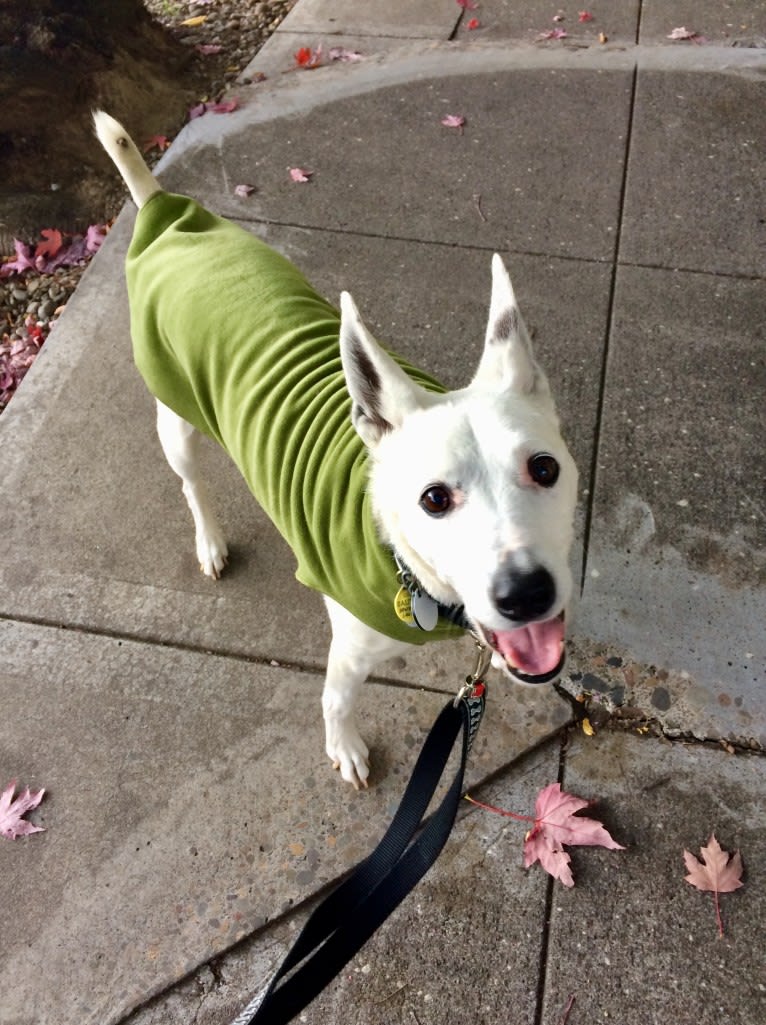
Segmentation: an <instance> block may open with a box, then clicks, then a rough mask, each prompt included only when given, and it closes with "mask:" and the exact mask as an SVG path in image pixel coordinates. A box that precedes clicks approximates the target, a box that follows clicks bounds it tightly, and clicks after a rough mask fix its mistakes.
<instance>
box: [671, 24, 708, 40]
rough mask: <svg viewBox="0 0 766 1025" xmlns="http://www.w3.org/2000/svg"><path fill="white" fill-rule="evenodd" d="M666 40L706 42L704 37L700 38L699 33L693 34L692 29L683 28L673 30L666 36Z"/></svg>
mask: <svg viewBox="0 0 766 1025" xmlns="http://www.w3.org/2000/svg"><path fill="white" fill-rule="evenodd" d="M668 39H681V40H687V41H688V42H690V43H704V42H706V39H705V37H704V36H701V35H700V34H699V32H695V31H694V30H693V29H688V28H684V27H683V26H681V28H674V29H673V31H672V32H671V33H670V34H669V35H668Z"/></svg>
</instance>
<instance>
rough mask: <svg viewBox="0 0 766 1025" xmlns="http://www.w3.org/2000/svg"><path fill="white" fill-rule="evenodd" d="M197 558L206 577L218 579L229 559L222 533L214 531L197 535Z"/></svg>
mask: <svg viewBox="0 0 766 1025" xmlns="http://www.w3.org/2000/svg"><path fill="white" fill-rule="evenodd" d="M197 559H198V561H199V568H200V569H201V570H202V572H203V573H204V574H205V576H206V577H212V579H213V580H218V578H219V577H220V575H221V573H222V572H223V570H224V567H225V566H226V564H227V562H228V559H229V549H228V548H227V547H226V542H225V541H224V539H223V535H222V534H220V533H218V531H216V532H215V533H209V534H205V535H198V536H197Z"/></svg>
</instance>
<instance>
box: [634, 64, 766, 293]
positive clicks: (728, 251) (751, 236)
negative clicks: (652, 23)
mask: <svg viewBox="0 0 766 1025" xmlns="http://www.w3.org/2000/svg"><path fill="white" fill-rule="evenodd" d="M730 52H733V51H730ZM764 66H766V63H765V62H764V61H763V60H762V61H761V70H760V72H758V70H757V68H753V67H746V68H742V69H741V70H738V69H737V68H736V67H735V66H734V65H732V66H730V67H729V68H728V69H727V68H723V69H722V70H723V73H722V74H718V75H708V74H705V75H700V74H697V73H695V72H694V71H689V72H688V73H681V72H680V71H678V70H676V71H673V72H672V73H654V72H653V71H649V70H639V74H638V83H637V91H636V109H635V118H634V124H633V131H632V136H631V159H630V161H629V164H628V175H627V187H626V195H625V213H624V222H623V229H622V232H623V234H622V241H621V245H620V260H621V261H623V262H627V263H642V264H648V265H650V266H661V267H669V268H673V269H675V268H684V269H687V270H706V271H710V272H711V273H717V274H743V275H759V276H761V277H763V276H766V224H765V223H764V219H763V209H764V205H766V184H765V183H764V175H763V166H762V159H761V147H760V140H762V139H763V138H764V135H766V104H764V102H763V96H764V86H763V69H764ZM759 211H760V213H759ZM701 224H702V225H704V230H702V231H701V230H700V225H701Z"/></svg>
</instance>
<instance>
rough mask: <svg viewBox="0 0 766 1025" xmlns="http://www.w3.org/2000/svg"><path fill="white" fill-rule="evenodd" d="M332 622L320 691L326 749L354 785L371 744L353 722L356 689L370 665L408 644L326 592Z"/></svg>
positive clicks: (365, 772)
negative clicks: (363, 620) (365, 620)
mask: <svg viewBox="0 0 766 1025" xmlns="http://www.w3.org/2000/svg"><path fill="white" fill-rule="evenodd" d="M324 600H325V605H326V606H327V612H328V615H329V616H330V623H331V624H332V642H331V644H330V650H329V653H328V655H327V676H326V677H325V684H324V690H323V691H322V710H323V712H324V721H325V735H326V744H327V746H326V750H327V754H328V756H329V758H330V759H331V760H332V763H333V766H334V768H336V769H339V770H340V774H341V776H342V778H343V779H344V780H345V781H346V782H347V783H351V784H352V785H353V786H354V787H355V789H357V790H358V789H359V784H360V783H361V785H362V786H364V787H366V786H367V777H368V776H369V774H370V768H369V764H368V760H367V759H368V756H369V749H368V747H367V745H366V744H365V742H364V740H363V739H362V736H361V734H360V733H359V730H358V728H357V725H356V716H355V714H354V713H355V707H356V702H357V698H358V696H359V689H360V687H361V686H362V684H363V683H364V681H365V680H366V679H367V677H368V676H369V674H370V673H371V672H372V670H373V669H374V668H375V667H376V666H377V665H379V664H380V663H381V662H384V661H385V660H386V659H387V658H391V657H392V656H393V655H398V654H400V653H401V652H402V651H404V650H406V649H407V648H409V645H408V644H405V643H403V642H402V641H395V640H392V639H391V638H390V637H386V636H384V635H383V634H381V633H378V631H377V630H373V629H372V628H371V627H369V626H366V625H365V624H364V623H361V622H360V621H359V620H358V619H357V618H356V616H353V615H352V614H351V613H350V612H349V611H348V610H347V609H345V608H343V606H342V605H339V604H338V603H337V602H336V601H333V599H332V598H328V597H327V596H326V595H325V596H324Z"/></svg>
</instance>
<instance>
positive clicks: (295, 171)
mask: <svg viewBox="0 0 766 1025" xmlns="http://www.w3.org/2000/svg"><path fill="white" fill-rule="evenodd" d="M289 170H290V178H291V179H292V180H293V181H294V182H307V181H308V180H309V178H311V176H312V174H313V173H314V172H313V171H306V170H304V169H303V168H302V167H291V168H290V169H289Z"/></svg>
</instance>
